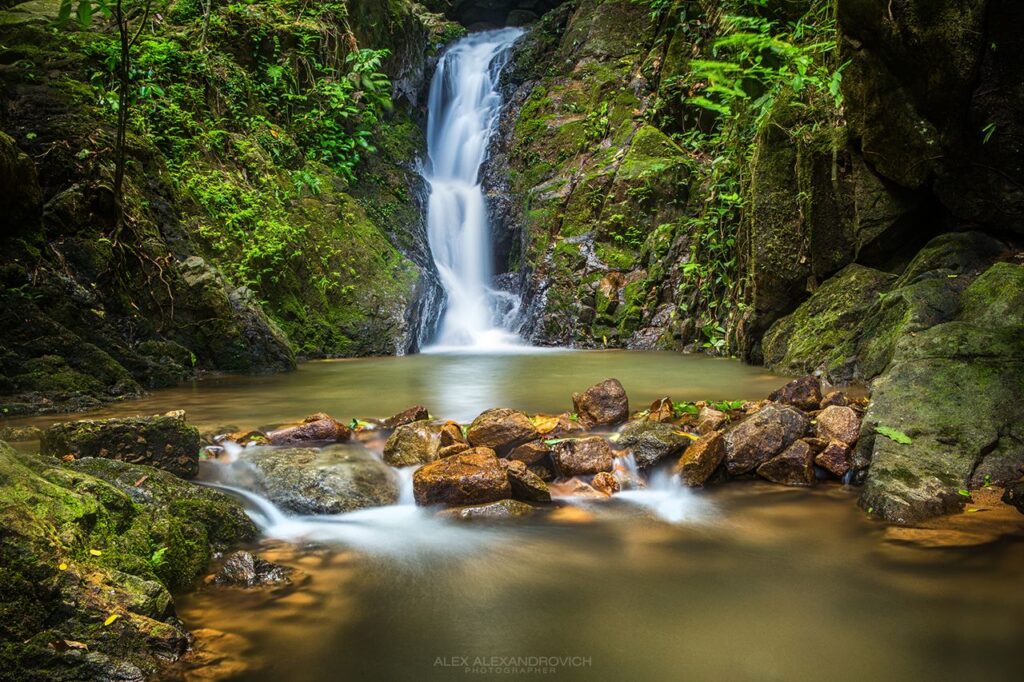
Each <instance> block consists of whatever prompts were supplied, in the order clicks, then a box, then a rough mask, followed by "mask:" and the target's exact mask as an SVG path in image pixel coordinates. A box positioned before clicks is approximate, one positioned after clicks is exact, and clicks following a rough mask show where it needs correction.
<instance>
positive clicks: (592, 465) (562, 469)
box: [551, 436, 615, 478]
mask: <svg viewBox="0 0 1024 682" xmlns="http://www.w3.org/2000/svg"><path fill="white" fill-rule="evenodd" d="M551 457H552V460H553V461H554V463H555V469H556V470H557V471H558V474H559V475H560V476H562V477H564V478H569V477H571V476H589V475H591V474H596V473H600V472H602V471H609V472H610V471H611V470H612V468H613V464H614V460H615V456H614V455H613V454H612V449H611V447H610V446H609V445H608V442H607V441H606V440H605V439H604V438H600V437H598V436H593V437H591V438H576V439H572V440H566V441H562V442H561V443H558V444H557V445H555V448H554V450H553V452H552V455H551Z"/></svg>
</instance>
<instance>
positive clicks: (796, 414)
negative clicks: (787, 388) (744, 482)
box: [724, 404, 810, 476]
mask: <svg viewBox="0 0 1024 682" xmlns="http://www.w3.org/2000/svg"><path fill="white" fill-rule="evenodd" d="M809 423H810V421H809V420H808V419H807V416H806V415H804V413H803V412H801V411H799V410H797V409H795V408H793V407H789V406H785V405H772V404H769V405H766V406H765V407H763V408H761V409H760V410H759V411H758V412H755V413H754V414H753V415H751V416H749V417H747V418H746V419H744V420H743V421H741V422H740V423H739V424H736V425H735V426H732V427H730V428H729V429H728V430H727V431H726V432H725V436H724V438H725V441H724V444H725V464H726V469H727V470H728V471H729V475H730V476H737V475H739V474H744V473H747V472H749V471H753V470H754V469H756V468H757V467H759V466H760V465H761V464H763V463H764V462H766V461H768V460H769V459H771V458H772V457H774V456H775V455H777V454H778V453H780V452H781V451H782V450H784V449H785V448H787V447H789V446H790V445H791V444H792V443H793V441H795V440H796V439H797V438H800V437H802V436H803V435H804V434H805V433H806V432H807V426H808V424H809Z"/></svg>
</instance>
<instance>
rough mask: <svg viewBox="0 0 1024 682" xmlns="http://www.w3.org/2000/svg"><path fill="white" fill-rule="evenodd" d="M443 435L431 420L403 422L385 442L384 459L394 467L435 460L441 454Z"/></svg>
mask: <svg viewBox="0 0 1024 682" xmlns="http://www.w3.org/2000/svg"><path fill="white" fill-rule="evenodd" d="M440 444H441V435H440V433H439V432H438V428H437V427H436V426H435V425H434V424H431V423H430V422H429V421H418V422H412V423H411V424H402V425H401V426H399V427H398V428H396V429H395V431H394V433H392V434H391V436H390V437H389V438H388V440H387V442H386V443H384V461H385V462H387V463H388V464H390V465H391V466H393V467H407V466H415V465H417V464H426V463H427V462H433V461H434V460H435V459H437V458H438V455H439V454H440V453H439V452H438V451H439V450H440Z"/></svg>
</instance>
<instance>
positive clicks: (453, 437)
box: [441, 421, 466, 448]
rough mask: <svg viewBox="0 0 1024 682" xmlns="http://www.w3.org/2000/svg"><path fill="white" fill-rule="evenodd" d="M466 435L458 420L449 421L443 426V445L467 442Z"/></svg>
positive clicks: (443, 446)
mask: <svg viewBox="0 0 1024 682" xmlns="http://www.w3.org/2000/svg"><path fill="white" fill-rule="evenodd" d="M465 442H466V436H465V435H464V434H463V433H462V427H461V426H459V424H458V423H457V422H452V421H448V422H445V423H444V426H442V427H441V447H442V448H446V447H448V446H449V445H455V444H456V443H465Z"/></svg>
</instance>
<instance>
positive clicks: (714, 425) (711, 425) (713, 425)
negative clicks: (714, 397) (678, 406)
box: [695, 407, 729, 435]
mask: <svg viewBox="0 0 1024 682" xmlns="http://www.w3.org/2000/svg"><path fill="white" fill-rule="evenodd" d="M728 421H729V415H727V414H726V413H725V412H722V411H720V410H716V409H714V408H711V407H702V408H700V412H699V413H697V423H696V425H695V426H696V428H697V432H698V433H700V434H701V435H703V434H707V433H711V432H712V431H718V430H719V429H721V428H722V427H723V426H725V424H726V422H728Z"/></svg>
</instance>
